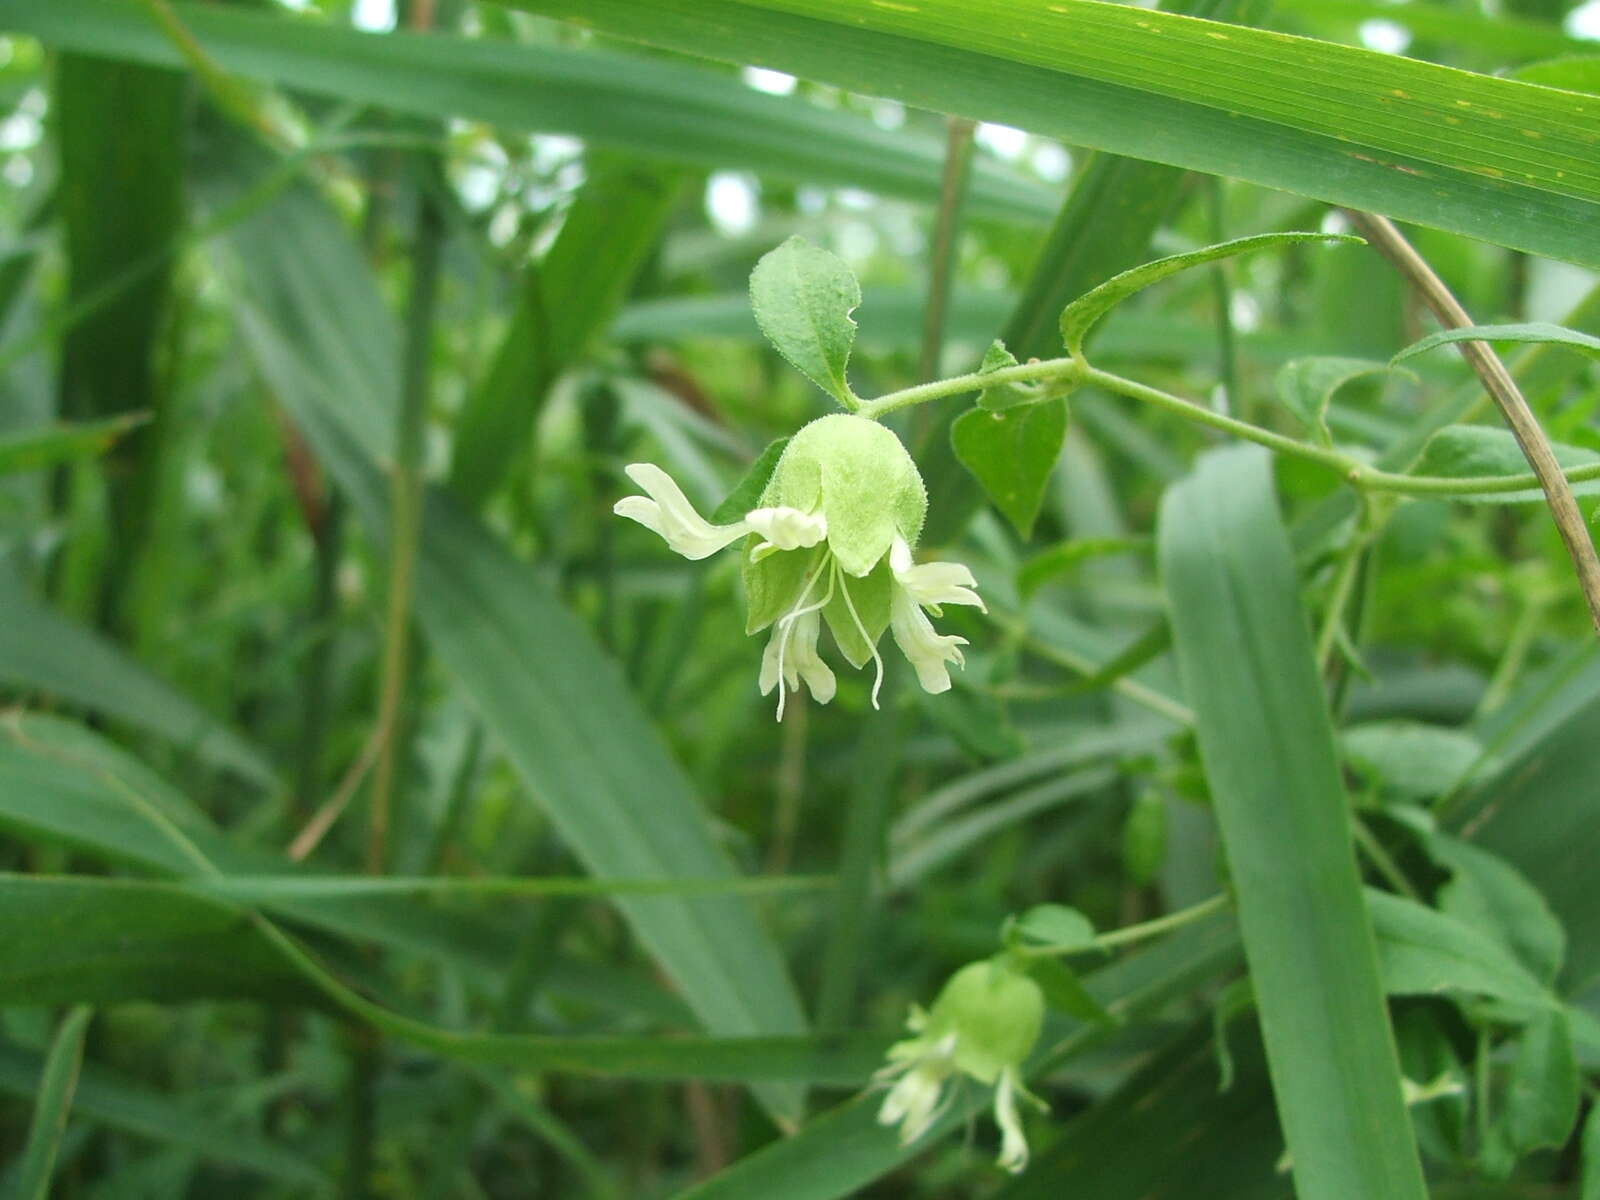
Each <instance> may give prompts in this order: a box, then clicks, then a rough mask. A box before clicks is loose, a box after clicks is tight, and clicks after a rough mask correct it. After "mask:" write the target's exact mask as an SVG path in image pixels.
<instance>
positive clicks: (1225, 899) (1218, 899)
mask: <svg viewBox="0 0 1600 1200" xmlns="http://www.w3.org/2000/svg"><path fill="white" fill-rule="evenodd" d="M1232 903H1233V898H1232V897H1231V896H1229V895H1228V894H1227V893H1226V892H1218V893H1217V894H1216V895H1215V896H1212V897H1211V898H1210V899H1209V900H1202V901H1200V903H1198V904H1191V905H1190V906H1189V907H1188V908H1180V909H1179V910H1178V911H1177V912H1172V913H1168V914H1167V915H1166V916H1164V917H1157V918H1155V920H1153V921H1142V922H1140V923H1139V924H1138V925H1129V926H1127V927H1125V928H1123V929H1114V930H1112V931H1111V932H1110V933H1102V934H1101V935H1100V936H1099V937H1097V938H1095V939H1094V940H1093V941H1091V942H1079V943H1076V944H1072V945H1061V946H1019V947H1017V950H1016V953H1017V954H1020V955H1021V956H1022V957H1024V958H1048V957H1052V956H1054V955H1057V954H1081V953H1085V952H1088V951H1091V950H1113V949H1115V948H1116V947H1118V946H1126V945H1129V944H1130V943H1132V942H1142V941H1144V940H1145V939H1146V938H1153V937H1158V936H1160V935H1161V934H1163V933H1171V932H1172V931H1173V930H1174V929H1182V928H1183V927H1184V926H1185V925H1192V924H1194V922H1196V921H1203V920H1205V918H1207V917H1209V916H1210V915H1211V914H1212V913H1216V912H1221V911H1222V910H1223V909H1224V908H1227V907H1228V905H1230V904H1232Z"/></svg>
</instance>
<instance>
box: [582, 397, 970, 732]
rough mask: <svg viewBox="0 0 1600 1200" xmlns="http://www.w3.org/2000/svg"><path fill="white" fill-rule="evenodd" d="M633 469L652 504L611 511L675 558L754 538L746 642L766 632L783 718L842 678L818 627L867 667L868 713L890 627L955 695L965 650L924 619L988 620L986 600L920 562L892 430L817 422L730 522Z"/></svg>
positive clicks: (942, 566)
mask: <svg viewBox="0 0 1600 1200" xmlns="http://www.w3.org/2000/svg"><path fill="white" fill-rule="evenodd" d="M627 472H628V476H629V478H631V479H632V480H633V481H634V482H635V483H637V484H639V486H640V487H642V488H644V490H645V491H646V492H647V493H648V498H647V497H645V496H629V497H627V498H625V499H623V500H619V501H618V502H617V503H616V505H615V507H614V509H613V511H615V512H616V513H617V515H619V516H624V517H629V518H631V519H633V520H635V521H637V522H639V523H640V524H641V525H644V526H645V527H646V528H648V529H651V530H654V531H655V532H656V533H658V534H660V535H661V536H662V537H663V538H665V539H666V542H667V544H668V545H669V546H670V547H671V548H672V549H673V550H675V551H677V552H678V553H679V554H682V555H684V556H685V557H687V558H695V559H699V558H705V557H707V556H708V555H711V554H714V553H715V552H716V551H717V550H720V549H722V548H723V547H724V546H727V545H730V544H731V543H733V542H734V541H736V540H737V539H739V538H740V537H746V535H750V536H748V537H747V540H746V543H745V555H744V581H745V590H746V592H747V593H748V599H749V604H750V608H749V617H748V620H747V622H746V632H747V633H751V634H755V633H759V632H761V631H763V630H766V629H768V628H770V629H771V631H772V632H771V633H770V635H769V637H768V642H767V647H766V650H765V652H764V653H763V655H762V661H761V675H760V686H761V692H762V694H763V695H766V694H768V693H769V692H771V691H772V690H773V689H774V688H776V689H777V692H778V716H779V717H780V718H781V717H782V716H783V711H784V705H785V702H786V698H787V693H788V692H790V691H793V690H794V689H795V688H796V687H798V686H799V684H800V682H802V681H803V682H804V683H805V685H806V688H807V690H809V691H810V692H811V695H812V696H813V697H814V698H815V699H817V700H818V701H819V702H821V703H823V704H826V703H827V702H828V701H829V700H831V699H832V698H833V695H834V692H835V689H836V686H837V681H836V680H835V678H834V675H833V672H832V671H831V670H829V669H828V667H827V665H826V664H825V663H824V662H823V661H822V659H821V657H820V656H819V655H818V653H817V639H818V637H819V636H820V634H821V630H822V626H823V625H826V626H827V627H828V629H829V631H830V632H831V633H832V634H833V640H834V643H835V644H836V645H837V647H838V649H839V652H840V653H841V654H843V656H844V658H845V659H846V661H848V662H849V663H850V665H851V666H854V667H862V666H865V665H866V664H867V662H869V661H870V662H872V664H873V666H874V668H875V671H876V678H875V679H874V682H873V687H872V703H873V706H874V707H876V706H877V703H878V692H879V689H880V688H881V686H882V683H883V659H882V657H881V655H880V654H879V653H878V641H879V639H880V638H882V636H883V634H884V632H885V631H886V630H892V631H893V634H894V639H895V642H896V644H897V645H898V646H899V647H900V649H901V650H902V651H903V652H904V653H905V655H906V657H907V658H908V659H909V660H910V661H911V664H912V666H913V667H914V668H915V669H916V672H917V679H918V681H919V682H920V683H921V684H922V686H923V687H924V688H925V689H927V690H928V691H930V692H942V691H946V690H948V688H949V687H950V675H949V672H948V670H947V669H946V665H945V664H947V663H951V662H953V663H956V664H957V665H960V664H961V662H962V656H961V651H960V650H959V649H958V647H959V646H964V645H966V639H964V638H959V637H941V636H940V635H939V634H938V633H936V632H935V630H934V628H933V626H932V625H931V624H930V623H929V621H928V618H927V615H926V613H927V612H932V613H933V614H934V615H936V616H937V615H938V614H939V606H940V605H941V604H969V605H973V606H975V607H977V608H979V609H980V610H981V609H983V607H984V606H983V601H982V600H981V599H979V597H978V594H977V592H976V591H974V590H973V589H974V588H975V587H976V586H977V581H976V580H974V579H973V577H972V572H971V571H969V570H967V568H965V567H963V566H961V565H960V564H958V563H925V564H922V565H920V566H919V565H917V564H916V563H915V562H914V561H913V559H912V556H911V547H912V546H913V545H914V544H915V542H916V539H917V535H918V534H919V533H920V532H921V531H922V520H923V517H924V515H925V514H926V512H927V507H928V498H927V492H926V490H925V489H924V487H923V485H922V477H921V476H920V475H919V474H918V473H917V468H916V465H915V464H914V463H913V462H912V461H911V456H910V455H909V454H907V453H906V450H905V447H904V446H902V445H901V444H900V440H899V439H898V438H897V437H895V435H894V434H893V433H892V432H891V431H890V430H888V429H887V428H885V427H884V426H882V425H880V424H878V423H877V422H876V421H871V420H868V419H866V418H865V417H857V416H848V415H844V414H834V415H832V416H827V417H822V418H819V419H818V420H816V421H813V422H811V423H810V424H809V425H807V426H805V427H804V428H803V429H801V430H800V431H799V432H798V433H796V434H795V435H794V437H792V438H791V439H789V443H788V445H787V446H786V447H785V448H784V451H783V453H782V455H781V456H780V457H779V459H778V462H777V464H776V465H775V466H774V468H773V471H772V474H771V476H770V477H769V478H768V480H767V482H766V486H765V488H764V490H763V491H762V493H761V496H760V504H759V507H757V508H754V509H752V510H750V511H749V512H747V513H745V514H744V516H743V517H742V518H741V519H740V520H739V521H737V522H734V523H733V524H731V525H713V524H711V523H710V522H708V521H706V520H705V519H704V518H702V517H701V516H700V514H699V513H698V512H696V511H695V509H694V506H693V505H692V504H690V503H689V501H688V499H687V498H686V497H685V496H684V494H683V492H682V491H681V490H680V489H679V488H678V486H677V484H675V483H673V482H672V480H671V478H669V477H668V475H667V474H666V472H665V471H662V470H661V469H660V468H659V467H655V466H652V465H651V464H648V463H635V464H633V465H632V466H630V467H628V468H627ZM925 610H926V611H925Z"/></svg>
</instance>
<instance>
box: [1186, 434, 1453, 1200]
mask: <svg viewBox="0 0 1600 1200" xmlns="http://www.w3.org/2000/svg"><path fill="white" fill-rule="evenodd" d="M1158 541H1159V546H1160V559H1161V569H1162V577H1163V579H1164V581H1165V586H1166V590H1167V603H1168V611H1169V617H1170V620H1171V623H1172V634H1173V645H1174V648H1175V650H1176V652H1177V659H1178V667H1179V673H1180V675H1181V677H1182V679H1183V683H1184V691H1185V693H1186V695H1187V697H1188V700H1189V703H1190V705H1191V706H1192V707H1193V708H1194V712H1195V726H1196V732H1197V734H1198V737H1199V742H1200V753H1201V758H1202V760H1203V762H1204V764H1205V771H1206V779H1207V782H1208V783H1209V785H1210V791H1211V796H1212V803H1213V806H1214V809H1215V812H1216V817H1217V823H1218V826H1219V827H1220V829H1221V833H1222V838H1223V843H1224V847H1225V849H1226V853H1227V859H1228V865H1229V870H1230V873H1231V877H1232V880H1233V884H1234V889H1235V898H1236V904H1237V909H1238V915H1239V925H1240V929H1241V931H1242V933H1243V936H1244V944H1245V954H1246V957H1247V959H1248V961H1249V964H1250V977H1251V979H1252V981H1253V983H1254V986H1255V994H1256V1001H1257V1005H1258V1007H1259V1009H1260V1012H1261V1025H1262V1030H1263V1033H1264V1035H1265V1040H1266V1046H1267V1058H1268V1061H1269V1063H1270V1064H1271V1066H1272V1077H1273V1083H1274V1091H1275V1093H1276V1096H1277V1103H1278V1113H1279V1117H1280V1118H1281V1120H1282V1123H1283V1129H1284V1135H1285V1138H1286V1139H1287V1141H1288V1146H1289V1152H1290V1154H1291V1155H1292V1156H1293V1162H1294V1179H1295V1189H1296V1192H1297V1194H1298V1195H1299V1196H1300V1197H1301V1198H1302V1200H1320V1198H1323V1197H1326V1198H1327V1200H1348V1198H1349V1197H1351V1196H1384V1197H1389V1198H1393V1200H1400V1198H1402V1197H1414V1198H1417V1200H1421V1197H1423V1196H1424V1195H1425V1194H1426V1193H1425V1190H1424V1188H1423V1183H1422V1174H1421V1169H1420V1166H1419V1164H1418V1160H1417V1150H1416V1146H1415V1144H1414V1142H1413V1139H1412V1135H1411V1123H1410V1121H1409V1120H1408V1119H1407V1117H1406V1114H1405V1109H1404V1107H1403V1105H1402V1103H1401V1094H1400V1069H1399V1062H1398V1060H1397V1057H1396V1053H1395V1047H1394V1038H1393V1035H1392V1033H1391V1031H1390V1028H1389V1019H1388V1013H1387V1011H1386V1009H1385V1007H1384V1002H1383V992H1382V987H1381V984H1380V981H1379V975H1378V966H1377V949H1376V945H1375V939H1374V937H1373V932H1372V925H1371V923H1370V921H1369V919H1368V917H1367V912H1366V906H1365V904H1364V903H1363V896H1362V892H1361V883H1360V876H1359V873H1358V872H1357V869H1356V861H1355V853H1354V849H1353V847H1352V845H1351V839H1350V830H1349V823H1348V817H1347V805H1348V800H1347V799H1346V797H1345V794H1344V789H1343V787H1342V786H1341V783H1340V775H1339V764H1338V759H1337V756H1336V754H1335V750H1334V738H1333V728H1332V724H1331V722H1330V720H1329V717H1328V710H1327V701H1326V699H1325V697H1324V693H1323V686H1322V679H1321V677H1320V674H1319V672H1318V669H1317V661H1316V654H1315V652H1314V649H1313V647H1312V643H1311V635H1310V632H1309V630H1308V628H1307V621H1306V614H1305V611H1304V610H1303V608H1302V607H1301V603H1300V581H1299V579H1298V578H1297V577H1296V575H1295V571H1294V558H1293V554H1292V552H1291V549H1290V546H1289V539H1288V535H1287V533H1286V532H1285V530H1284V528H1283V525H1282V522H1281V519H1280V518H1279V515H1278V512H1277V505H1276V502H1275V500H1274V497H1273V492H1272V471H1271V465H1270V459H1269V458H1268V456H1267V455H1266V454H1265V452H1263V451H1260V450H1258V449H1257V448H1256V447H1232V448H1229V449H1226V450H1221V451H1213V452H1211V453H1209V454H1207V455H1205V456H1204V457H1203V458H1202V459H1201V460H1200V462H1199V464H1198V465H1197V467H1196V469H1195V472H1194V474H1192V475H1190V476H1188V477H1187V478H1186V479H1184V480H1183V481H1181V482H1180V483H1178V484H1177V485H1175V486H1173V487H1172V488H1170V489H1168V491H1167V494H1166V496H1165V497H1164V498H1163V500H1162V504H1161V515H1160V522H1159V535H1158ZM1308 881H1315V882H1314V884H1310V885H1308Z"/></svg>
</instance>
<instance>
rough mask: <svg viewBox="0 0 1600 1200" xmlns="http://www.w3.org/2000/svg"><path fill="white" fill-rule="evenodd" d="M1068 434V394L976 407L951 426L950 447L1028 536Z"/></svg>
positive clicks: (1017, 528) (1010, 518)
mask: <svg viewBox="0 0 1600 1200" xmlns="http://www.w3.org/2000/svg"><path fill="white" fill-rule="evenodd" d="M1066 437H1067V401H1066V397H1064V396H1057V397H1055V399H1053V400H1043V401H1041V402H1039V403H1038V404H1030V405H1028V406H1026V407H1024V408H1019V409H1013V410H1011V411H1009V412H987V411H985V410H983V409H980V408H974V409H972V410H971V411H969V412H965V413H962V414H961V416H960V417H958V418H956V423H955V424H954V425H952V426H951V427H950V445H951V447H952V448H953V449H954V450H955V453H956V457H957V458H958V459H960V460H961V465H962V466H964V467H966V468H967V470H969V471H971V472H972V474H973V476H974V477H975V478H976V479H977V481H978V482H979V483H980V484H982V485H983V490H984V491H985V492H987V493H988V494H989V499H991V500H992V501H994V505H995V507H996V508H998V509H999V510H1000V511H1001V512H1002V513H1004V514H1005V517H1006V520H1008V521H1010V522H1011V524H1012V525H1014V526H1015V527H1016V530H1017V532H1018V533H1020V534H1021V535H1022V536H1023V537H1027V536H1028V535H1029V534H1030V533H1032V532H1033V522H1034V520H1035V519H1036V518H1037V517H1038V516H1039V508H1040V506H1041V505H1043V503H1044V491H1045V485H1046V484H1048V483H1049V482H1050V471H1051V470H1052V468H1054V467H1055V465H1056V459H1057V458H1059V457H1060V456H1061V446H1062V444H1063V443H1064V442H1065V441H1066Z"/></svg>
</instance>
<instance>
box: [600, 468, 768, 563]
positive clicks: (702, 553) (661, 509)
mask: <svg viewBox="0 0 1600 1200" xmlns="http://www.w3.org/2000/svg"><path fill="white" fill-rule="evenodd" d="M626 470H627V474H628V478H629V479H631V480H633V481H634V482H635V483H636V484H638V485H639V486H640V487H642V488H643V489H644V490H645V492H646V493H647V494H648V495H649V499H646V498H645V497H644V496H625V497H624V498H623V499H621V500H618V501H617V502H616V503H615V504H614V505H612V506H611V511H612V512H614V513H616V515H617V516H619V517H627V518H628V519H629V520H631V521H637V522H638V523H639V524H641V525H643V526H644V527H645V528H646V529H649V530H651V531H652V532H654V533H658V534H660V535H661V537H662V538H663V539H665V541H666V543H667V545H668V546H669V547H671V548H672V550H673V551H674V552H675V553H678V554H681V555H683V556H684V557H685V558H692V559H699V558H708V557H710V556H711V555H713V554H715V553H716V552H717V551H718V550H721V549H722V548H723V547H724V546H726V545H728V544H729V543H730V542H734V541H737V540H738V539H739V538H741V537H743V536H744V535H745V534H746V533H748V532H749V526H747V525H746V524H745V523H744V522H743V521H739V522H737V523H736V524H733V525H713V524H711V523H710V522H709V521H707V520H706V519H705V518H704V517H702V516H701V515H700V514H699V513H698V512H696V511H695V508H694V505H693V504H690V503H689V498H688V497H687V496H685V495H684V494H683V489H682V488H680V487H679V486H678V485H677V484H676V483H674V482H673V481H672V476H670V475H668V474H667V473H666V472H665V471H663V470H662V469H661V468H660V467H658V466H656V465H655V464H654V463H630V464H629V465H628V467H627V468H626Z"/></svg>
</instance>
